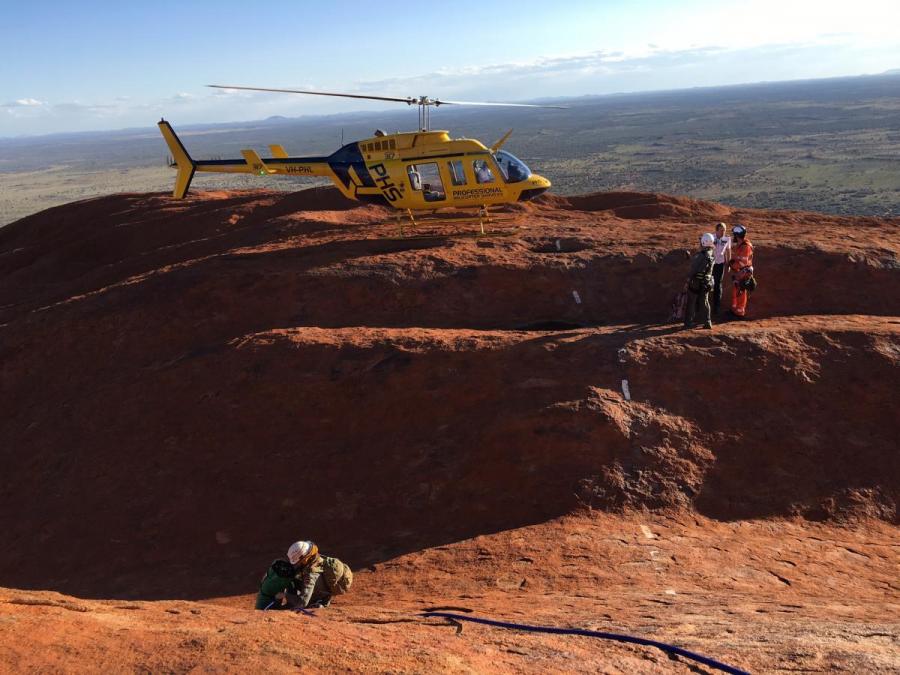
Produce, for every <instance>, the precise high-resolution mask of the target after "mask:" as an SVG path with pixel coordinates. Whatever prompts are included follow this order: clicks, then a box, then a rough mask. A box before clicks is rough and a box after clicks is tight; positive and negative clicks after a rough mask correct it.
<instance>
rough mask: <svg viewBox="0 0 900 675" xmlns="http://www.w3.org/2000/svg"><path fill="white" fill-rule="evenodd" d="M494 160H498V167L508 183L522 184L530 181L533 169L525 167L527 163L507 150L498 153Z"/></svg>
mask: <svg viewBox="0 0 900 675" xmlns="http://www.w3.org/2000/svg"><path fill="white" fill-rule="evenodd" d="M494 159H496V160H497V166H499V167H500V171H502V172H503V177H504V178H505V179H506V182H507V183H520V182H522V181H523V180H528V177H529V176H531V169H529V168H528V167H527V166H526V165H525V162H523V161H522V160H521V159H519V158H518V157H516V156H515V155H513V154H512V153H510V152H507V151H506V150H500V151H499V152H497V154H495V155H494Z"/></svg>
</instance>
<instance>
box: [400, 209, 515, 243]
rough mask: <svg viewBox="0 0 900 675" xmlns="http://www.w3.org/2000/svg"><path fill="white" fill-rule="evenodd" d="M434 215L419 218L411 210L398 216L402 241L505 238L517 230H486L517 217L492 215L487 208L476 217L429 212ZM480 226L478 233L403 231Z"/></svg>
mask: <svg viewBox="0 0 900 675" xmlns="http://www.w3.org/2000/svg"><path fill="white" fill-rule="evenodd" d="M429 213H430V214H432V215H421V214H420V215H419V216H418V217H417V216H416V215H415V214H414V213H413V212H412V210H411V209H406V213H405V214H400V213H398V214H397V217H396V222H397V229H398V231H399V236H400V238H401V239H409V238H417V239H418V238H423V237H465V236H475V237H497V236H500V237H503V236H509V235H511V234H512V233H513V231H514V230H515V229H517V228H512V229H510V230H505V231H495V230H490V229H485V225H487V226H488V227H490V226H491V225H493V224H496V223H505V222H510V221H513V220H515V219H516V217H515V216H498V215H495V214H492V213H491V212H490V211H489V210H488V207H487V206H482V207H481V208H480V209H478V213H477V214H476V215H459V216H447V215H443V216H441V215H437V214H436V213H435V212H429ZM476 223H477V224H478V231H476V232H468V233H467V232H458V233H455V234H440V233H434V234H425V233H421V234H419V233H417V234H406V233H405V232H404V230H403V228H404V225H406V226H407V227H410V228H419V227H420V226H423V225H426V226H427V225H466V224H476Z"/></svg>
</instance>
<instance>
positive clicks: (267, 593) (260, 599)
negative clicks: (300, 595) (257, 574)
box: [256, 558, 297, 609]
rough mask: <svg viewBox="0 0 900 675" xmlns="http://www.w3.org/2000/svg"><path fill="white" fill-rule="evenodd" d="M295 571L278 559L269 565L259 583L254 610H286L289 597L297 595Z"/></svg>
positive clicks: (286, 562)
mask: <svg viewBox="0 0 900 675" xmlns="http://www.w3.org/2000/svg"><path fill="white" fill-rule="evenodd" d="M295 575H296V571H295V570H294V566H293V565H291V563H290V562H289V561H287V560H285V559H283V558H279V559H278V560H276V561H275V562H273V563H272V564H271V566H270V567H269V569H268V570H266V573H265V574H264V575H263V578H262V579H260V582H259V593H257V594H256V609H288V605H286V604H284V603H285V602H287V598H288V597H289V596H293V597H296V595H297V579H296V576H295Z"/></svg>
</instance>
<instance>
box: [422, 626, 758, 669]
mask: <svg viewBox="0 0 900 675" xmlns="http://www.w3.org/2000/svg"><path fill="white" fill-rule="evenodd" d="M421 616H437V617H442V618H444V619H454V620H456V621H471V622H472V623H482V624H485V625H486V626H496V627H497V628H511V629H513V630H524V631H528V632H530V633H553V634H556V635H583V636H585V637H595V638H603V639H604V640H615V641H616V642H629V643H631V644H636V645H644V646H647V647H656V648H657V649H661V650H662V651H664V652H666V653H669V654H677V655H678V656H683V657H685V658H686V659H692V660H694V661H697V662H699V663H702V664H703V665H705V666H709V667H710V668H716V669H718V670H721V671H723V672H726V673H731V675H750V673H748V672H747V671H746V670H741V669H739V668H735V667H734V666H729V665H728V664H725V663H721V662H719V661H716V660H715V659H711V658H709V657H707V656H702V655H701V654H695V653H694V652H689V651H688V650H687V649H682V648H681V647H676V646H675V645H670V644H666V643H665V642H657V641H656V640H647V639H645V638H639V637H632V636H631V635H619V634H618V633H603V632H601V631H597V630H586V629H584V628H556V627H555V626H531V625H529V624H527V623H507V622H506V621H494V620H493V619H480V618H478V617H477V616H465V615H463V614H450V613H449V612H424V613H422V614H421Z"/></svg>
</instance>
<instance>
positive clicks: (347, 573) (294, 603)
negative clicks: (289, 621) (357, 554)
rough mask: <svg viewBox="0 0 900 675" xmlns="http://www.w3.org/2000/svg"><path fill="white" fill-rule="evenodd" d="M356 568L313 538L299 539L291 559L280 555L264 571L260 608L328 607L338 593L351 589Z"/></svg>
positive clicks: (292, 547)
mask: <svg viewBox="0 0 900 675" xmlns="http://www.w3.org/2000/svg"><path fill="white" fill-rule="evenodd" d="M352 583H353V572H352V571H351V570H350V567H349V566H348V565H347V564H346V563H343V562H341V561H340V560H338V559H337V558H333V557H331V556H324V555H320V554H319V547H318V546H316V545H315V544H314V543H313V542H311V541H296V542H294V543H293V544H291V547H290V548H289V549H288V552H287V560H285V559H284V558H281V559H278V560H276V561H275V562H273V563H272V565H271V566H270V567H269V569H268V571H267V572H266V573H265V575H263V578H262V580H261V581H260V585H259V593H258V594H257V596H256V609H306V608H307V607H327V606H328V605H329V604H330V603H331V599H332V597H333V596H335V595H342V594H344V593H346V592H347V591H348V590H350V586H351V584H352Z"/></svg>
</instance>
